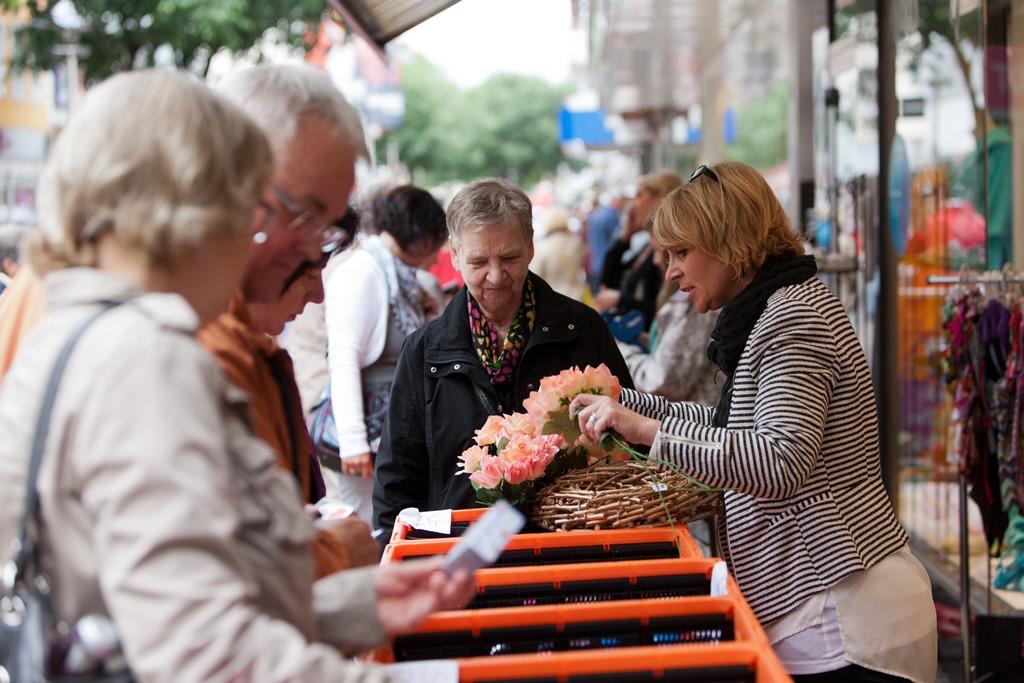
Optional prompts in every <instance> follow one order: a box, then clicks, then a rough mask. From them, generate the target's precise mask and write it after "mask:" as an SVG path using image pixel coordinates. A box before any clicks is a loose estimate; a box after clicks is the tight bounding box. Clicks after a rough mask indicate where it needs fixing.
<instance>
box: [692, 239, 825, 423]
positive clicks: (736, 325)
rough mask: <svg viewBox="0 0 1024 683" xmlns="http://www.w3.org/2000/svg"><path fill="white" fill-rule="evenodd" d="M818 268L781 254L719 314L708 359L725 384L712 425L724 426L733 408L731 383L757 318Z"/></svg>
mask: <svg viewBox="0 0 1024 683" xmlns="http://www.w3.org/2000/svg"><path fill="white" fill-rule="evenodd" d="M817 272H818V266H817V264H816V263H815V261H814V257H813V256H801V255H797V254H778V255H775V256H770V257H768V258H767V259H765V262H764V265H762V266H761V268H760V269H759V270H758V271H757V274H756V275H754V279H753V280H752V281H751V282H750V284H749V285H747V286H746V287H745V288H744V289H743V291H742V292H740V293H739V294H737V295H736V298H734V299H733V300H732V301H730V302H729V303H728V304H726V305H725V307H724V308H723V309H722V312H721V313H720V314H719V315H718V322H717V323H716V324H715V329H714V330H713V331H712V332H711V343H710V344H708V358H709V359H710V360H711V362H712V363H714V364H715V365H717V366H718V367H719V368H720V369H721V370H722V372H724V373H725V385H724V386H723V387H722V393H721V395H720V396H719V397H718V404H717V405H716V406H715V413H714V418H713V419H712V424H713V425H714V426H715V427H725V426H726V424H727V423H728V421H729V410H730V408H731V407H732V382H733V374H734V373H735V372H736V366H737V365H739V362H740V356H741V355H742V354H743V349H744V348H746V346H747V339H748V338H749V337H750V332H751V331H752V330H753V329H754V324H755V323H756V322H757V319H758V318H760V317H761V314H762V313H764V309H765V307H766V306H767V305H768V298H769V297H770V296H771V295H772V294H774V293H775V292H776V291H777V290H779V289H781V288H783V287H787V286H789V285H797V284H800V283H801V282H804V281H806V280H807V279H809V278H811V277H813V276H814V274H815V273H817Z"/></svg>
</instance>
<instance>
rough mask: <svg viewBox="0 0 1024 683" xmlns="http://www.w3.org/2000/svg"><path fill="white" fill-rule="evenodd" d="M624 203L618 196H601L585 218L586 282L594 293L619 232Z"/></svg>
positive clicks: (620, 196) (621, 197) (623, 199)
mask: <svg viewBox="0 0 1024 683" xmlns="http://www.w3.org/2000/svg"><path fill="white" fill-rule="evenodd" d="M625 203H626V200H625V198H624V197H623V196H622V195H620V194H617V193H616V194H614V195H612V194H607V193H606V194H602V195H601V197H600V203H599V204H598V205H597V206H596V207H594V210H593V211H591V212H590V215H589V216H588V217H587V222H586V226H585V228H586V233H587V253H588V257H587V259H588V260H587V281H588V283H589V284H590V289H591V290H593V291H595V292H596V291H597V290H598V287H599V286H600V284H601V272H602V270H603V269H604V261H605V256H606V254H607V253H608V250H609V249H611V246H612V242H614V241H615V236H616V235H617V234H618V232H619V224H620V221H621V220H622V207H623V206H625Z"/></svg>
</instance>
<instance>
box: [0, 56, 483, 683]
mask: <svg viewBox="0 0 1024 683" xmlns="http://www.w3.org/2000/svg"><path fill="white" fill-rule="evenodd" d="M154 122H158V123H159V125H153V124H154ZM272 169H273V155H272V151H271V147H270V145H269V144H268V141H267V139H266V137H265V136H264V135H263V133H262V132H261V131H260V129H259V128H258V127H257V126H256V125H255V124H254V123H253V122H252V121H251V120H250V119H249V118H248V117H246V116H245V115H244V114H243V113H242V112H241V111H240V110H239V109H238V108H236V107H235V106H233V105H231V104H230V103H228V102H226V101H225V100H223V99H222V98H220V97H218V96H216V95H215V94H214V93H212V92H211V91H210V90H209V88H207V87H206V85H205V84H203V83H201V82H200V81H198V80H196V79H195V78H193V77H192V76H190V75H188V74H185V73H184V72H174V71H167V70H164V71H136V72H130V73H126V74H122V75H118V76H115V77H113V78H111V79H109V80H108V81H106V82H104V83H102V84H101V85H99V86H97V87H95V88H94V89H92V90H91V91H90V92H89V93H87V94H86V95H85V97H84V98H83V99H82V101H81V102H80V103H79V104H78V105H77V107H76V109H75V111H74V112H72V114H71V117H70V119H69V121H68V124H67V126H66V128H65V129H64V131H63V132H62V133H61V135H60V137H59V138H58V139H57V141H56V143H55V145H54V146H53V148H52V150H51V153H50V157H49V160H48V161H47V165H46V169H45V171H44V175H43V182H42V190H41V193H40V209H41V211H40V214H41V225H40V228H39V232H38V233H37V235H36V236H34V238H33V241H32V243H31V244H30V249H29V258H30V260H31V261H32V264H33V266H34V267H35V268H36V269H37V271H38V272H40V273H43V274H45V280H44V283H45V287H46V296H47V301H48V306H47V313H46V314H45V315H44V316H43V318H42V319H41V320H40V321H39V322H38V324H37V325H36V327H35V328H34V330H33V332H32V333H31V335H30V337H29V338H28V339H27V340H26V343H25V344H23V345H22V348H21V350H20V353H19V354H18V356H17V358H16V360H15V362H14V364H13V366H12V368H11V370H10V372H9V373H8V375H7V376H6V378H5V380H4V383H3V384H2V385H0V433H3V434H4V438H3V439H2V440H0V547H4V548H11V547H12V541H13V540H14V539H15V538H16V537H17V534H18V531H19V526H20V521H21V517H22V514H23V511H24V508H25V505H26V500H25V490H26V481H27V478H28V477H29V470H28V466H29V456H30V453H31V452H32V443H33V440H34V433H35V431H36V428H37V420H39V418H40V417H41V414H42V409H41V404H42V397H43V394H44V391H45V390H46V387H47V382H48V379H49V377H50V375H51V372H52V371H53V370H54V369H55V367H57V360H56V359H57V356H58V353H59V351H60V349H61V348H63V347H64V346H65V344H66V343H67V342H68V341H69V340H72V339H76V338H78V336H79V335H81V338H80V341H79V343H78V345H77V346H76V347H75V349H74V352H73V353H72V354H71V356H70V359H69V362H68V363H67V366H66V369H65V371H64V373H63V375H62V378H61V379H62V382H61V384H60V389H59V391H58V392H57V395H56V396H57V398H56V402H55V403H54V404H53V412H52V414H51V415H50V416H49V419H48V422H47V423H46V425H47V426H46V427H44V428H45V429H46V430H47V433H48V436H49V438H48V441H47V442H46V448H45V450H44V451H43V453H42V456H43V457H42V460H41V467H40V469H39V471H38V478H37V480H36V483H35V490H36V491H37V492H38V496H39V499H38V508H37V510H36V513H35V514H36V515H37V516H38V524H35V525H32V527H31V528H32V529H33V534H34V536H35V543H34V546H35V551H34V552H35V556H36V557H38V560H39V568H40V569H41V570H42V571H43V572H44V573H45V575H46V577H47V578H48V579H49V585H50V586H52V587H53V589H52V596H51V598H52V605H53V610H54V613H55V616H56V618H57V619H58V620H60V621H62V622H64V623H67V624H70V625H72V628H73V627H74V625H75V624H76V623H77V622H78V621H79V620H80V619H81V618H82V617H84V616H86V615H91V616H93V617H95V618H100V619H102V618H104V617H106V618H109V619H110V620H112V623H113V626H114V627H116V629H117V632H118V633H119V634H120V639H121V644H122V646H123V650H124V655H125V657H126V662H127V665H128V667H130V669H131V671H132V673H133V675H134V677H135V678H136V679H137V680H146V681H183V680H185V681H200V680H201V681H228V680H238V679H240V678H246V679H252V680H286V679H290V680H309V681H315V680H322V681H332V682H338V681H347V682H354V681H383V680H386V677H385V676H384V675H383V674H382V673H381V672H379V671H378V670H375V669H372V668H370V667H366V666H362V665H359V664H354V663H352V662H351V661H349V660H347V659H346V658H345V657H344V655H343V654H342V653H341V652H339V651H338V649H336V648H339V649H341V650H344V651H347V652H350V653H351V652H355V651H358V650H361V649H364V648H367V647H371V646H375V645H377V644H380V643H382V642H384V641H385V640H386V639H387V637H388V635H389V634H391V633H395V632H398V631H402V630H405V629H408V628H410V627H412V626H414V625H415V624H416V623H417V622H419V621H420V620H421V619H422V618H423V617H424V616H425V615H426V614H427V613H428V612H430V611H432V610H434V609H436V608H449V607H452V606H455V605H458V604H462V603H464V602H465V600H466V599H468V593H469V592H470V591H471V590H472V588H471V585H472V584H471V580H470V578H469V577H468V576H466V575H465V574H464V573H463V575H462V576H460V577H456V580H455V581H454V583H452V581H451V579H449V578H445V577H444V576H443V575H442V574H441V572H440V571H438V570H439V568H440V564H441V563H440V562H434V563H429V562H427V563H419V564H418V565H416V566H411V565H410V563H403V565H402V566H395V567H386V568H376V569H370V568H367V569H361V570H354V571H351V572H343V573H338V574H335V575H333V576H331V577H329V578H327V579H323V580H321V581H319V582H316V583H315V584H314V583H313V581H312V577H313V558H312V555H311V553H310V552H309V543H310V541H311V540H312V538H313V533H314V531H313V526H312V524H311V522H310V520H309V517H308V516H307V514H306V512H305V511H304V510H303V508H302V505H301V503H300V501H299V500H298V491H297V487H296V485H295V482H294V480H293V478H292V477H291V476H289V475H288V474H287V473H285V472H283V471H281V470H280V469H279V468H277V467H275V465H274V461H275V457H274V455H273V453H272V452H271V450H270V449H269V448H268V447H267V446H266V444H264V443H263V442H262V441H260V440H259V439H256V438H255V437H254V436H253V435H252V434H251V432H250V430H249V428H248V425H247V414H248V408H247V405H246V399H245V397H244V396H243V395H242V393H241V392H240V391H238V390H237V389H236V388H234V387H233V386H231V385H230V384H229V383H228V381H227V379H226V378H225V377H224V375H223V373H222V372H220V371H219V369H218V368H217V365H216V363H215V362H214V360H213V358H211V356H210V355H209V354H208V353H206V351H205V350H203V349H202V347H201V346H200V345H199V344H198V343H197V342H196V340H195V334H196V332H197V330H198V329H199V328H200V327H201V326H202V325H203V324H205V323H208V322H209V321H211V320H213V319H214V318H215V317H217V316H218V315H219V314H220V313H221V312H222V311H223V310H224V309H225V308H226V306H227V304H228V302H229V301H230V299H231V297H232V295H233V294H234V292H236V291H237V290H238V288H239V286H240V285H241V284H242V282H243V280H244V278H245V271H246V269H247V265H248V264H249V263H250V262H251V261H250V245H251V244H252V243H253V240H254V239H256V241H257V242H259V243H261V244H265V243H268V242H270V241H271V240H270V239H261V238H260V237H259V236H260V235H263V236H264V237H266V236H267V234H268V232H274V231H277V230H280V229H284V228H286V227H287V226H288V224H287V223H285V222H283V221H282V220H281V218H280V213H281V210H280V208H279V207H277V206H276V204H275V203H274V197H273V192H272V191H271V189H270V186H269V184H268V181H269V180H270V176H271V173H272ZM277 241H284V240H283V238H279V239H278V240H277ZM277 291H278V293H279V292H280V290H279V289H277ZM268 293H269V291H268ZM268 298H269V297H268ZM101 313H102V315H101ZM22 559H23V558H22Z"/></svg>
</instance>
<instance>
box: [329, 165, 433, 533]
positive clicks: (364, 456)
mask: <svg viewBox="0 0 1024 683" xmlns="http://www.w3.org/2000/svg"><path fill="white" fill-rule="evenodd" d="M369 223H370V225H369V228H370V231H372V232H376V233H377V234H371V235H367V236H365V237H363V238H362V239H361V241H360V243H359V245H358V247H356V249H355V250H353V252H352V253H351V255H349V256H348V258H347V260H346V262H345V268H344V269H339V270H337V271H335V272H334V273H332V275H331V277H330V278H329V279H328V280H327V284H326V287H325V291H324V304H325V307H326V320H327V358H328V365H329V368H330V380H329V381H330V385H329V386H330V397H331V403H332V406H333V411H334V421H335V425H336V426H337V435H338V446H339V448H338V450H339V451H340V460H339V461H335V462H332V461H331V460H329V459H328V460H325V459H324V458H323V457H321V462H323V463H324V464H325V465H326V466H327V470H326V471H325V473H324V474H325V479H326V480H327V485H328V489H329V493H331V494H332V495H335V496H337V497H338V498H340V499H342V500H343V501H344V502H346V503H348V504H349V505H352V506H353V507H355V509H356V514H358V515H359V516H360V517H361V518H362V519H364V520H366V521H367V522H369V521H370V520H371V519H372V518H373V517H372V501H371V498H372V495H373V456H374V454H375V453H376V452H377V447H378V444H379V442H380V434H381V430H382V429H383V426H384V418H385V417H386V416H387V409H388V394H389V392H390V389H391V380H392V379H393V377H394V374H395V364H396V363H397V361H398V355H399V352H400V351H401V350H402V342H404V341H405V338H406V337H407V336H408V335H409V334H411V333H412V332H414V331H415V330H416V329H417V328H418V327H420V326H421V325H422V324H423V323H425V322H426V320H427V315H428V313H429V311H430V308H431V306H432V304H433V299H432V297H431V296H430V295H429V294H428V293H427V292H426V291H425V290H424V289H423V287H422V285H421V284H420V282H419V281H418V279H417V274H416V273H417V269H419V268H427V267H429V266H430V264H431V263H432V262H433V260H434V259H435V258H436V254H437V250H438V249H439V248H440V247H441V245H442V244H443V243H444V240H445V238H446V237H447V235H448V230H447V226H446V223H445V217H444V210H443V209H442V208H441V206H440V205H439V204H438V203H437V201H436V200H435V199H434V198H433V197H432V196H431V195H430V193H429V192H427V191H426V190H423V189H420V188H418V187H414V186H412V185H403V186H400V187H396V188H394V189H392V190H388V191H385V192H383V193H381V194H380V195H378V196H377V197H376V198H375V199H374V200H373V201H372V203H371V211H370V216H369ZM332 489H333V490H332Z"/></svg>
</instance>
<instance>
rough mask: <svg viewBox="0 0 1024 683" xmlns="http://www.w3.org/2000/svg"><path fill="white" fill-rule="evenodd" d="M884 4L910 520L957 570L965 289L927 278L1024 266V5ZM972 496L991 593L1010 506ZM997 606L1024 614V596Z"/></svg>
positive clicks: (1007, 596)
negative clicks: (954, 387)
mask: <svg viewBox="0 0 1024 683" xmlns="http://www.w3.org/2000/svg"><path fill="white" fill-rule="evenodd" d="M885 4H886V5H888V7H887V11H891V12H892V14H891V17H890V18H891V21H892V23H893V27H894V31H895V34H896V78H895V88H896V100H897V118H896V135H895V138H894V139H893V140H892V142H891V145H890V162H889V168H888V177H889V182H888V193H889V194H888V197H889V212H888V213H889V215H888V217H883V219H885V218H887V219H888V220H887V225H885V226H884V228H885V229H887V230H889V231H890V236H891V239H892V244H893V246H894V248H895V251H896V253H897V256H898V259H899V260H898V280H899V289H898V327H897V330H898V339H897V340H896V343H897V344H898V368H899V383H900V396H901V401H900V430H899V466H900V495H899V501H900V516H901V519H902V521H903V523H904V525H905V526H906V527H907V529H908V531H909V532H910V533H911V534H912V536H913V537H914V539H915V542H916V544H917V545H918V546H919V547H920V548H922V549H924V550H927V551H930V552H932V553H933V554H934V557H935V558H937V559H938V560H939V561H940V562H941V563H945V564H947V565H948V566H950V567H956V566H958V563H959V538H960V535H959V516H960V506H959V505H960V504H959V497H958V491H957V472H958V467H959V463H960V462H961V452H962V448H963V444H964V441H963V439H962V429H963V425H962V424H961V423H960V422H959V421H957V420H955V419H953V416H954V413H953V407H954V405H953V400H952V398H951V396H950V392H949V389H948V388H947V381H946V380H947V377H948V376H949V372H948V366H944V359H945V356H946V350H947V347H948V337H947V330H946V329H945V328H944V324H945V323H947V322H948V321H949V319H950V317H951V315H952V313H950V310H949V308H948V305H949V304H948V302H949V301H950V300H951V297H955V296H956V294H957V293H958V287H957V286H956V285H954V286H952V287H951V286H948V285H939V284H934V283H930V282H929V279H928V278H929V276H932V275H943V274H946V275H948V274H957V273H961V272H964V273H968V272H972V273H981V272H983V271H986V270H992V269H994V270H999V269H1001V268H1002V267H1003V266H1004V265H1007V264H1009V265H1011V266H1012V264H1013V261H1014V258H1013V255H1014V251H1013V250H1014V246H1015V245H1014V239H1013V236H1014V234H1015V233H1016V234H1017V235H1020V234H1021V227H1022V226H1024V222H1022V219H1024V214H1022V210H1021V207H1019V206H1015V205H1014V204H1015V202H1014V196H1015V195H1016V196H1017V197H1024V194H1021V192H1020V189H1019V186H1020V180H1021V179H1022V178H1024V173H1021V172H1016V171H1017V168H1016V167H1018V166H1020V161H1018V158H1017V157H1018V156H1019V153H1018V152H1015V151H1014V148H1015V147H1017V148H1019V147H1021V146H1022V145H1021V142H1022V141H1021V140H1019V139H1016V138H1020V137H1021V136H1024V122H1021V121H1018V120H1017V119H1018V118H1019V117H1020V116H1024V100H1021V99H1020V98H1021V97H1024V88H1022V87H1021V85H1022V84H1024V80H1022V79H1024V73H1022V72H1024V64H1021V66H1020V67H1018V68H1016V69H1015V67H1014V60H1015V57H1014V55H1016V59H1017V60H1018V61H1021V60H1022V56H1024V39H1022V40H1016V41H1014V40H1013V36H1014V35H1015V31H1014V30H1015V29H1016V30H1017V31H1021V28H1020V26H1019V24H1021V23H1022V22H1024V1H1017V2H988V3H985V2H981V1H979V0H974V1H960V2H952V3H951V2H949V0H919V1H909V0H904V1H900V2H893V3H891V4H889V3H885ZM1015 79H1016V80H1015ZM1017 81H1020V83H1018V82H1017ZM1015 90H1016V92H1017V93H1018V94H1017V95H1016V99H1015V94H1014V93H1015ZM1015 124H1016V125H1015ZM1015 190H1016V191H1015ZM1017 203H1018V204H1019V203H1020V200H1018V202H1017ZM1014 226H1016V230H1015V229H1014ZM1018 241H1020V240H1019V239H1018ZM1017 247H1018V249H1019V248H1020V245H1017ZM1018 265H1020V263H1019V262H1018ZM998 286H999V287H1000V295H1001V294H1002V289H1001V285H998ZM995 287H996V286H995V285H990V286H989V287H988V289H987V291H986V292H984V296H986V297H987V296H991V295H992V294H993V291H994V289H995ZM983 400H988V399H983ZM1018 409H1019V406H1018ZM958 414H959V413H958ZM995 489H998V484H996V485H995ZM975 493H976V494H978V496H979V497H978V498H977V500H978V503H969V505H968V508H969V520H970V521H969V541H970V543H969V548H970V554H971V556H972V557H971V569H972V574H973V575H974V576H975V578H976V579H977V581H978V584H979V585H982V586H984V585H987V584H988V583H989V582H990V576H989V572H990V571H998V568H990V567H989V566H988V563H987V562H986V561H985V549H986V546H987V544H986V537H985V533H984V532H985V529H986V528H988V530H989V536H990V537H991V538H992V539H993V540H995V541H996V542H995V543H994V545H993V547H995V546H997V545H998V540H996V537H997V536H998V537H1000V538H1001V536H1002V534H1001V533H999V532H998V529H996V531H993V525H992V524H991V520H990V516H991V514H992V512H991V510H988V509H987V508H990V507H992V506H994V507H995V508H996V509H998V508H999V507H1000V506H1001V501H1000V496H999V492H998V490H993V488H992V487H988V490H986V491H976V492H975ZM980 511H985V519H986V524H985V525H983V524H982V515H981V513H980ZM1014 587H1016V586H1014ZM1022 587H1024V586H1022ZM995 597H996V598H998V599H999V600H997V602H998V603H1000V604H1002V605H1004V606H1016V607H1018V608H1024V593H1020V592H1009V591H1006V592H999V593H997V594H996V596H995ZM995 608H996V609H997V610H998V609H999V605H996V606H995Z"/></svg>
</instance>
